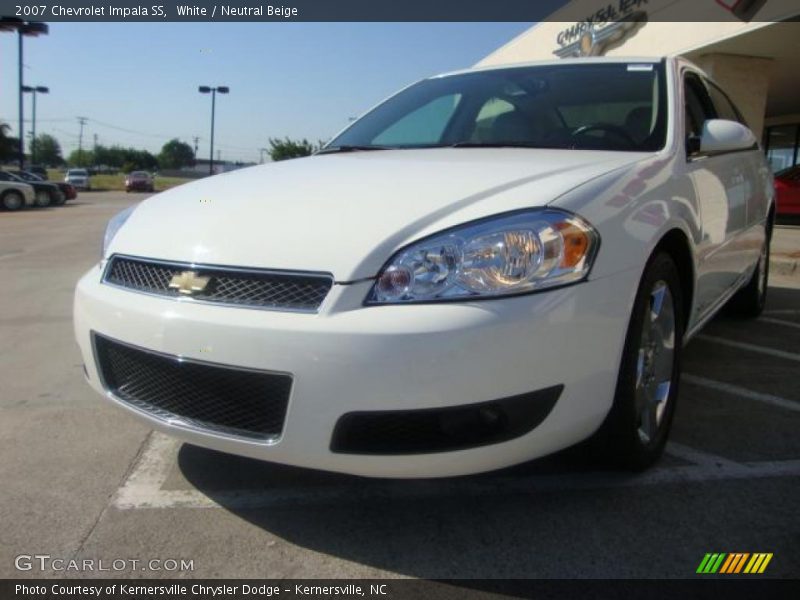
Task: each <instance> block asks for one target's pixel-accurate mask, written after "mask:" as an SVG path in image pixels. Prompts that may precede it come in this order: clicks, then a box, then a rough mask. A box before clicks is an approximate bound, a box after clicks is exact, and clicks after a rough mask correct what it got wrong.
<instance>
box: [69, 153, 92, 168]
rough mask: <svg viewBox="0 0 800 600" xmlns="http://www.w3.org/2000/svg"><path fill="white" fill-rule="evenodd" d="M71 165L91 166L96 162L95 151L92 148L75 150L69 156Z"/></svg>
mask: <svg viewBox="0 0 800 600" xmlns="http://www.w3.org/2000/svg"><path fill="white" fill-rule="evenodd" d="M67 163H68V164H69V165H70V166H71V167H89V166H91V165H93V164H94V153H93V152H92V151H90V150H73V151H72V152H70V153H69V156H68V157H67Z"/></svg>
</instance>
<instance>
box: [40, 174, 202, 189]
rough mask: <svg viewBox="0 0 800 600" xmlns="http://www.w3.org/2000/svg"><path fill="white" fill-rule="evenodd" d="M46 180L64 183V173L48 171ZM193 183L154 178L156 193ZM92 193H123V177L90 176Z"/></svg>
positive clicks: (167, 178) (182, 178)
mask: <svg viewBox="0 0 800 600" xmlns="http://www.w3.org/2000/svg"><path fill="white" fill-rule="evenodd" d="M47 175H48V179H50V180H51V181H64V171H60V170H58V169H48V171H47ZM190 181H194V180H193V179H189V178H185V177H162V176H160V175H159V176H156V178H155V187H156V191H157V192H163V191H164V190H168V189H169V188H173V187H175V186H178V185H181V184H184V183H188V182H190ZM92 191H98V192H105V191H120V192H124V191H125V175H124V174H122V173H118V174H117V175H92Z"/></svg>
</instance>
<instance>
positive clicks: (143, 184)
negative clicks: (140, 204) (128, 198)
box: [125, 171, 155, 192]
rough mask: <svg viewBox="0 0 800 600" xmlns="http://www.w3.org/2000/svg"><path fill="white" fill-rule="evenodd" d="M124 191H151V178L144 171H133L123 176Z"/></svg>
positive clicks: (153, 189)
mask: <svg viewBox="0 0 800 600" xmlns="http://www.w3.org/2000/svg"><path fill="white" fill-rule="evenodd" d="M125 191H126V192H134V191H135V192H153V191H155V188H154V186H153V178H152V177H151V175H150V173H147V172H146V171H133V172H132V173H129V174H128V175H127V177H125Z"/></svg>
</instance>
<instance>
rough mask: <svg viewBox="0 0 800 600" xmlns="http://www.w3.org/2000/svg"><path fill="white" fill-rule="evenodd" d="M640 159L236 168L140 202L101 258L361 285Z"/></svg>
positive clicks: (528, 155)
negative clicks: (418, 251)
mask: <svg viewBox="0 0 800 600" xmlns="http://www.w3.org/2000/svg"><path fill="white" fill-rule="evenodd" d="M647 156H649V155H648V154H640V153H631V152H599V151H576V150H538V149H512V148H509V149H485V148H453V149H449V148H448V149H425V150H381V151H368V152H352V153H342V154H327V155H318V156H313V157H308V158H303V159H295V160H288V161H283V162H279V163H270V164H267V165H261V166H257V167H251V168H247V169H242V170H239V171H235V172H232V173H227V174H223V175H219V176H216V177H211V178H208V179H204V180H200V181H197V182H193V183H190V184H185V185H182V186H180V187H177V188H173V189H172V190H169V191H167V192H164V193H161V194H158V195H156V196H153V197H151V198H149V199H148V200H145V201H144V202H143V203H142V204H141V205H140V206H139V207H138V208H137V209H136V211H135V212H134V213H133V214H132V215H131V217H130V219H129V220H128V222H127V223H126V225H125V226H124V227H123V228H122V229H121V230H120V232H119V233H118V234H117V236H116V238H115V239H114V241H113V242H112V244H111V247H110V249H109V251H110V252H111V253H120V254H128V255H134V256H141V257H148V258H157V259H163V260H172V261H181V262H194V263H198V264H214V265H230V266H243V267H245V266H246V267H256V268H270V269H289V270H301V271H322V272H328V273H331V274H333V276H334V277H335V278H336V280H337V281H353V280H357V279H363V278H368V277H373V276H375V275H376V274H377V272H378V271H379V270H380V268H381V266H382V265H383V264H384V263H385V261H386V260H387V259H388V258H389V257H390V256H391V255H392V254H393V253H394V252H395V251H396V250H397V249H398V248H400V247H402V246H404V245H406V244H408V243H410V242H412V241H414V240H415V239H419V238H421V237H424V236H426V235H430V234H432V233H435V232H436V231H439V230H441V229H445V228H447V227H451V226H454V225H458V224H460V223H464V222H467V221H471V220H474V219H478V218H481V217H486V216H489V215H493V214H498V213H502V212H507V211H510V210H516V209H520V208H526V207H535V206H544V205H546V204H548V203H549V202H551V201H553V200H554V199H556V198H557V197H558V196H560V195H561V194H563V193H565V192H566V191H569V190H570V189H572V188H574V187H576V186H578V185H580V184H582V183H584V182H586V181H588V180H590V179H592V178H594V177H597V176H599V175H602V174H604V173H607V172H609V171H611V170H614V169H618V168H620V167H624V166H626V165H629V164H632V163H634V162H637V161H639V160H641V159H643V158H645V157H647Z"/></svg>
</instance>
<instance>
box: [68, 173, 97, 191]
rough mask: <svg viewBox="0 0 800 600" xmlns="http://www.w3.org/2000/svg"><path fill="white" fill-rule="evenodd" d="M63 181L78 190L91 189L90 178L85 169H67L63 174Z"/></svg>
mask: <svg viewBox="0 0 800 600" xmlns="http://www.w3.org/2000/svg"><path fill="white" fill-rule="evenodd" d="M64 183H68V184H70V185H71V186H72V187H74V188H76V189H79V190H91V189H92V178H91V177H90V176H89V171H87V170H86V169H67V173H66V175H64Z"/></svg>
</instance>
